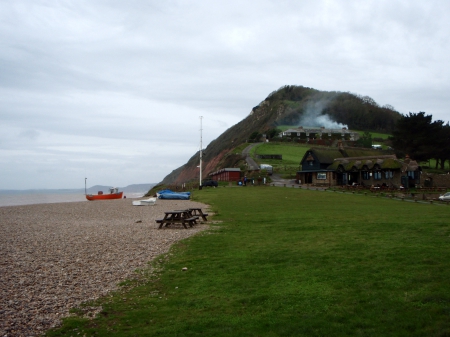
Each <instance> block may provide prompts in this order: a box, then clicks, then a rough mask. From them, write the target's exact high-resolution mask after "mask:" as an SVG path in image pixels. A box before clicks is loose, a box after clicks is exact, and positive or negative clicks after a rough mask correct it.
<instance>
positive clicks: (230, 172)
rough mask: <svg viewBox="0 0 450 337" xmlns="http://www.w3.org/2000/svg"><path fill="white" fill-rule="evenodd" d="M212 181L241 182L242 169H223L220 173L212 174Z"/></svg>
mask: <svg viewBox="0 0 450 337" xmlns="http://www.w3.org/2000/svg"><path fill="white" fill-rule="evenodd" d="M209 176H210V177H211V179H212V180H216V181H239V180H240V179H241V169H240V168H223V169H220V170H219V171H216V172H213V173H210V174H209Z"/></svg>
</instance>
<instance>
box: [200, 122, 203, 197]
mask: <svg viewBox="0 0 450 337" xmlns="http://www.w3.org/2000/svg"><path fill="white" fill-rule="evenodd" d="M202 119H203V116H200V181H199V186H200V187H199V188H200V189H201V188H202V155H203V145H202Z"/></svg>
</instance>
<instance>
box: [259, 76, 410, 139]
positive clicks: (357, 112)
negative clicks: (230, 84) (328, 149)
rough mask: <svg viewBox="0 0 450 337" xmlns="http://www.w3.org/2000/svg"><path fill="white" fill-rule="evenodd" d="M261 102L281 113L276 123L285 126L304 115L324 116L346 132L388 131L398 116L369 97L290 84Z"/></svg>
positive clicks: (389, 106) (294, 123)
mask: <svg viewBox="0 0 450 337" xmlns="http://www.w3.org/2000/svg"><path fill="white" fill-rule="evenodd" d="M265 101H268V102H270V103H271V104H270V105H271V109H272V110H277V111H283V115H282V116H281V118H279V119H278V122H279V123H281V124H289V125H296V124H298V123H300V122H301V121H302V119H304V117H305V115H307V117H308V120H311V119H312V118H314V117H316V116H317V117H320V116H323V115H328V116H329V117H330V120H331V121H334V122H337V123H340V124H345V125H347V126H348V127H349V128H350V129H357V130H365V131H366V130H370V131H383V132H391V131H392V130H393V129H394V127H395V123H396V121H397V120H398V119H399V118H400V116H401V115H400V113H399V112H397V111H395V109H394V107H392V106H391V105H389V104H386V105H383V106H380V105H379V104H378V103H377V102H375V101H374V100H373V99H372V98H370V97H369V96H361V95H357V94H352V93H349V92H338V91H319V90H316V89H312V88H307V87H303V86H294V85H287V86H284V87H281V88H280V89H278V90H277V91H274V92H272V93H271V94H270V95H269V96H268V97H267V98H266V100H265ZM254 109H255V108H254ZM304 126H305V125H304ZM306 126H321V125H306Z"/></svg>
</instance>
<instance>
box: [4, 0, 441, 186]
mask: <svg viewBox="0 0 450 337" xmlns="http://www.w3.org/2000/svg"><path fill="white" fill-rule="evenodd" d="M449 36H450V1H444V0H443V1H411V0H405V1H395V0H387V1H380V0H376V1H368V0H364V1H360V0H354V1H352V0H342V1H339V0H337V1H318V0H311V1H309V0H304V1H301V0H292V1H290V0H286V1H284V0H276V1H275V0H274V1H270V0H258V1H256V0H255V1H234V0H229V1H213V0H190V1H187V0H186V1H177V0H167V1H161V0H157V1H150V0H127V1H118V0H108V1H106V0H105V1H103V0H86V1H83V0H77V1H69V0H67V1H65V0H55V1H50V0H48V1H44V0H28V1H27V0H0V123H1V124H0V125H1V126H0V127H1V130H0V189H29V188H84V178H85V177H87V178H88V187H89V186H92V185H97V184H100V185H111V186H119V187H124V186H127V185H129V184H138V183H156V182H159V181H161V180H162V179H163V178H164V177H165V176H166V175H167V174H168V173H170V172H171V171H172V170H174V169H176V168H178V167H179V166H181V165H183V164H185V163H186V162H187V161H188V159H189V158H190V157H191V156H192V155H194V153H195V152H196V151H197V150H198V149H199V143H200V118H199V116H203V132H202V135H203V145H204V147H206V145H207V144H209V142H211V141H212V140H214V139H215V138H217V137H218V136H220V135H221V134H222V133H223V132H224V131H225V130H226V129H228V128H229V127H231V126H233V125H234V124H236V123H238V122H239V121H241V120H242V119H244V118H245V117H246V116H247V115H248V114H249V113H250V111H251V109H252V107H254V106H255V105H257V104H258V103H260V102H261V101H262V100H264V98H265V97H267V95H268V94H269V93H270V92H272V91H274V90H277V89H278V88H279V87H281V86H283V85H287V84H289V85H303V86H307V87H312V88H315V89H319V90H327V91H349V92H352V93H357V94H360V95H367V96H370V97H372V98H373V99H374V100H375V101H376V102H377V103H379V104H380V105H384V104H391V105H392V106H394V108H395V109H396V110H398V111H399V112H400V113H402V114H407V113H408V112H419V111H425V112H426V113H427V114H431V115H433V119H441V120H444V121H448V120H449V119H450V113H449V111H450V110H449V108H450V79H449V74H450V67H449V55H450V50H449V49H450V47H449V46H450V41H449Z"/></svg>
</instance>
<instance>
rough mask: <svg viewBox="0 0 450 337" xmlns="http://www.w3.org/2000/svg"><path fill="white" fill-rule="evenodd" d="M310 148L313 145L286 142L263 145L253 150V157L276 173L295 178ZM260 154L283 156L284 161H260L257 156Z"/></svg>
mask: <svg viewBox="0 0 450 337" xmlns="http://www.w3.org/2000/svg"><path fill="white" fill-rule="evenodd" d="M310 148H311V145H309V144H298V143H284V142H280V143H278V142H272V143H262V144H261V145H258V146H255V147H254V148H253V149H252V151H251V155H252V157H253V158H255V160H256V161H257V162H258V163H259V164H269V165H272V166H273V168H274V172H275V173H281V174H283V175H285V177H286V178H293V177H295V173H296V172H297V171H298V170H299V167H300V161H301V160H302V158H303V156H304V154H305V153H306V151H307V150H308V149H310ZM260 154H281V155H282V156H283V157H282V158H283V159H282V160H278V159H258V158H257V155H260Z"/></svg>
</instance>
